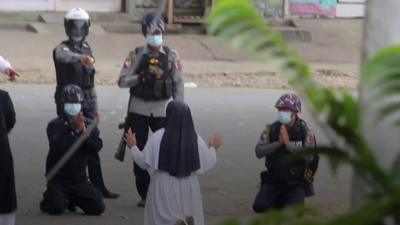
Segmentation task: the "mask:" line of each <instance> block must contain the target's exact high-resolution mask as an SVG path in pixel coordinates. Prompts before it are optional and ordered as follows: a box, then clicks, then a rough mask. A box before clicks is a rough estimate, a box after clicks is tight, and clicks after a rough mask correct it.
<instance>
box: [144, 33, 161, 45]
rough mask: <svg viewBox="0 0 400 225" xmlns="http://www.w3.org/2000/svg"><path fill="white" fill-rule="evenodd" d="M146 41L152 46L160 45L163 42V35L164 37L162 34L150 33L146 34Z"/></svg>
mask: <svg viewBox="0 0 400 225" xmlns="http://www.w3.org/2000/svg"><path fill="white" fill-rule="evenodd" d="M146 41H147V44H149V45H150V46H151V47H160V46H161V45H162V43H163V37H162V35H150V34H148V35H147V36H146Z"/></svg>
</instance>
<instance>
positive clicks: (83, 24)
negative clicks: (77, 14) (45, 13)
mask: <svg viewBox="0 0 400 225" xmlns="http://www.w3.org/2000/svg"><path fill="white" fill-rule="evenodd" d="M68 29H69V34H70V35H71V37H72V38H77V39H83V38H84V37H85V36H86V34H87V29H88V25H87V21H86V20H70V21H68Z"/></svg>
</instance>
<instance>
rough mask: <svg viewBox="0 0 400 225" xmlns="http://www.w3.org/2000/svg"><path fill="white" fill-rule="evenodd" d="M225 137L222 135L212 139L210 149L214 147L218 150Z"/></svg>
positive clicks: (216, 135)
mask: <svg viewBox="0 0 400 225" xmlns="http://www.w3.org/2000/svg"><path fill="white" fill-rule="evenodd" d="M223 139H224V137H223V136H222V134H215V135H214V136H213V137H212V138H210V143H209V145H210V147H213V148H214V149H215V150H218V149H219V148H220V147H221V145H222V140H223Z"/></svg>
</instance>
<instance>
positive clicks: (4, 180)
mask: <svg viewBox="0 0 400 225" xmlns="http://www.w3.org/2000/svg"><path fill="white" fill-rule="evenodd" d="M0 72H1V73H5V74H6V75H7V76H8V77H9V80H11V81H13V80H15V77H16V76H17V75H16V74H17V73H16V72H15V70H14V69H13V68H12V67H11V65H10V63H9V62H8V61H7V60H5V59H4V58H3V57H1V56H0ZM14 125H15V111H14V106H13V103H12V101H11V98H10V96H9V94H8V93H7V92H6V91H3V90H0V225H14V224H15V211H16V209H17V195H16V192H15V178H14V165H13V158H12V154H11V150H10V144H9V141H8V133H9V132H10V131H11V129H12V128H13V127H14Z"/></svg>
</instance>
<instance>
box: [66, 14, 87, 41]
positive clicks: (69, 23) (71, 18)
mask: <svg viewBox="0 0 400 225" xmlns="http://www.w3.org/2000/svg"><path fill="white" fill-rule="evenodd" d="M89 27H90V16H89V14H88V13H87V12H86V11H85V10H84V9H82V8H73V9H71V10H70V11H69V12H68V13H67V14H66V15H65V17H64V28H65V33H66V34H67V36H68V37H69V38H70V39H71V40H73V41H74V42H83V41H84V40H85V38H86V36H87V35H88V34H89Z"/></svg>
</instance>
